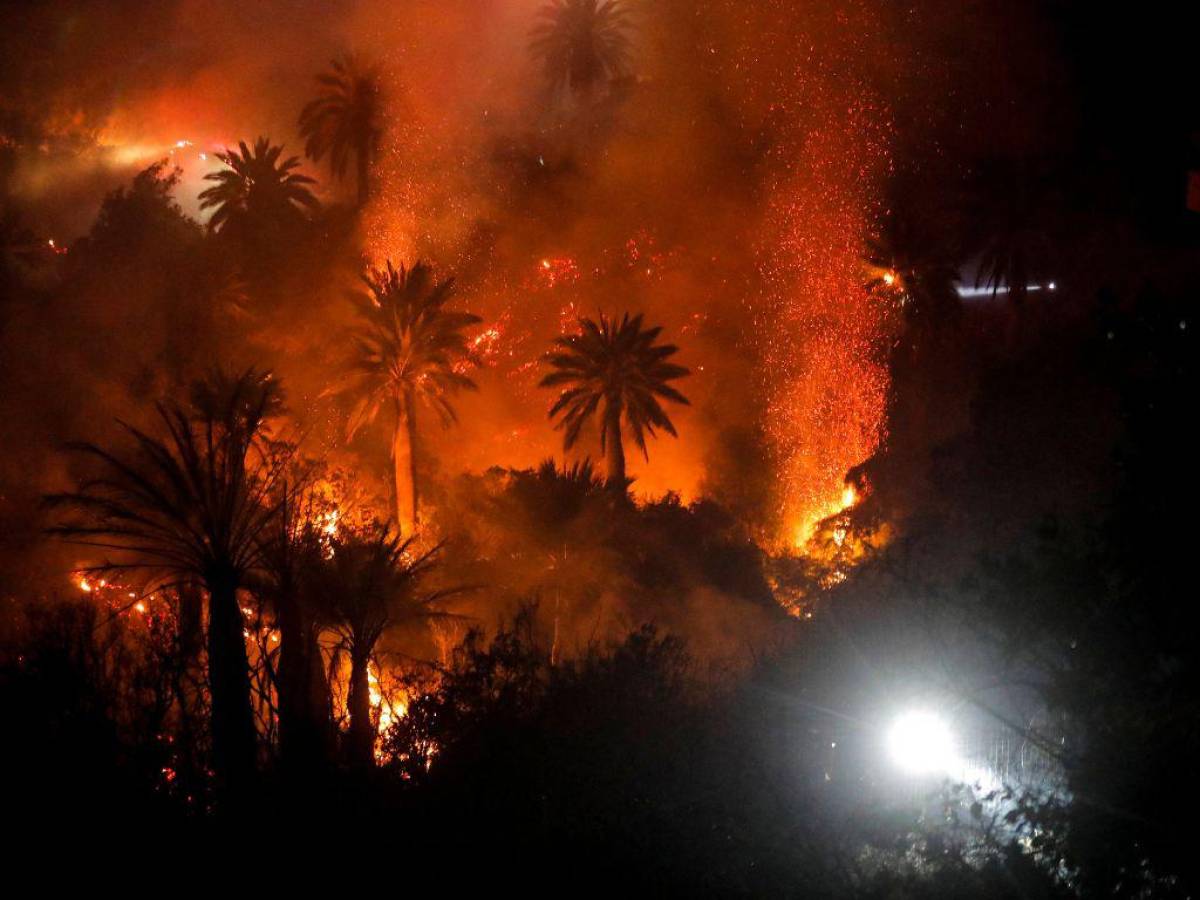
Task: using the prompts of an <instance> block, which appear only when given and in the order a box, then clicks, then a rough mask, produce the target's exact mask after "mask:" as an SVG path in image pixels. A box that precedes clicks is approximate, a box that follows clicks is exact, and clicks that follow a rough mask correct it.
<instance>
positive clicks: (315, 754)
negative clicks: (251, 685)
mask: <svg viewBox="0 0 1200 900" xmlns="http://www.w3.org/2000/svg"><path fill="white" fill-rule="evenodd" d="M279 496H280V498H281V500H280V503H279V514H278V515H276V516H275V518H274V519H273V520H272V522H271V527H269V528H268V529H267V531H266V534H265V536H264V538H263V539H262V541H261V544H262V556H263V565H262V569H263V573H264V575H265V577H264V578H263V579H262V581H261V584H260V585H259V587H258V592H259V593H260V594H261V596H262V597H263V599H264V600H266V602H267V604H268V606H269V607H270V609H271V611H272V613H273V614H274V617H275V624H276V627H277V628H278V629H279V670H278V673H279V674H278V679H277V681H276V688H277V692H278V697H279V750H280V757H281V759H282V761H283V763H284V765H285V766H286V767H287V768H288V769H289V770H290V771H293V772H304V771H306V770H311V769H312V768H313V767H314V766H318V765H320V764H321V763H322V762H323V761H325V760H326V759H327V758H328V756H329V751H330V749H331V748H332V745H333V723H332V719H331V717H330V712H331V706H330V699H329V684H328V682H327V681H326V679H325V667H324V665H323V661H322V657H321V648H320V644H319V642H318V639H319V637H320V631H321V626H322V624H323V619H322V611H323V598H322V597H321V596H320V590H321V587H320V584H319V579H315V578H314V574H315V573H318V572H319V570H320V568H321V566H322V565H323V557H324V554H325V553H326V552H327V548H326V543H325V541H323V540H322V537H323V536H322V534H321V533H320V531H319V530H318V528H317V526H316V524H315V523H316V519H317V515H318V513H317V511H316V510H315V509H314V503H313V497H312V495H311V493H306V492H305V491H304V489H303V488H300V489H296V488H291V489H289V486H288V485H286V484H284V485H282V488H281V490H280V492H279Z"/></svg>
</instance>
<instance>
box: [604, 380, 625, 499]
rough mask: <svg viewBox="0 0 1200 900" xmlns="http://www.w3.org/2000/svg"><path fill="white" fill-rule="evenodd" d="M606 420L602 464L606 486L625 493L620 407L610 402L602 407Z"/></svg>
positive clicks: (623, 446) (623, 447) (623, 448)
mask: <svg viewBox="0 0 1200 900" xmlns="http://www.w3.org/2000/svg"><path fill="white" fill-rule="evenodd" d="M604 416H605V419H606V420H607V426H606V431H605V433H606V438H605V444H604V464H605V468H606V469H607V473H608V486H609V488H610V489H612V490H614V491H620V492H621V493H624V492H625V484H626V482H625V445H624V443H623V442H622V440H621V405H620V404H619V403H614V402H612V401H611V400H610V401H608V403H606V405H605V407H604Z"/></svg>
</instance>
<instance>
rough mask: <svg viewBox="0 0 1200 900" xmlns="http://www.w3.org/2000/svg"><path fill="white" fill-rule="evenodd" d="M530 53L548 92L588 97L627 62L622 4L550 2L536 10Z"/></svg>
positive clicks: (626, 20) (602, 0)
mask: <svg viewBox="0 0 1200 900" xmlns="http://www.w3.org/2000/svg"><path fill="white" fill-rule="evenodd" d="M538 19H539V21H538V24H537V25H535V26H534V28H533V31H532V32H531V35H530V37H531V42H530V51H531V52H532V53H533V55H534V57H536V58H537V59H538V60H540V61H541V63H542V67H543V69H544V71H545V75H546V80H547V82H548V83H549V85H550V87H551V88H559V87H562V86H566V87H568V88H570V89H571V90H572V91H574V92H575V93H576V94H578V95H579V96H580V97H583V98H585V99H588V98H590V97H591V96H592V94H593V92H594V91H595V89H596V87H597V85H599V84H600V83H601V82H602V81H604V80H606V79H612V78H615V77H617V76H619V75H621V74H623V73H624V72H625V70H626V68H627V66H628V62H629V46H630V42H629V34H628V31H629V18H628V14H627V11H626V8H625V4H624V3H623V2H622V0H551V2H550V3H548V4H546V5H545V6H543V7H542V8H541V9H540V10H539V11H538Z"/></svg>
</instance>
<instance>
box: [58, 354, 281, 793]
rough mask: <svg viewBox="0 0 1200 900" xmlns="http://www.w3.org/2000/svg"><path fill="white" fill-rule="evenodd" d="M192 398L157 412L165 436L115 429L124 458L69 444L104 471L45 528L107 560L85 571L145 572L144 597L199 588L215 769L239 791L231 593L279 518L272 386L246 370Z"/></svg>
mask: <svg viewBox="0 0 1200 900" xmlns="http://www.w3.org/2000/svg"><path fill="white" fill-rule="evenodd" d="M195 394H196V397H197V398H198V402H197V404H196V405H194V406H192V407H190V408H189V407H186V406H183V405H180V404H177V403H166V404H161V405H160V406H159V408H158V413H159V420H160V422H161V426H162V431H163V436H162V437H155V436H152V435H150V434H147V433H145V432H143V431H141V430H139V429H137V428H134V427H133V426H131V425H126V424H124V423H122V425H123V427H124V429H125V431H126V433H127V434H128V435H129V437H130V438H132V441H133V447H132V449H131V450H130V451H128V452H121V453H118V452H110V451H108V450H105V449H102V448H100V447H98V446H96V445H94V444H90V443H80V444H75V445H73V448H74V449H75V450H76V451H78V452H79V453H81V454H83V455H84V456H85V457H87V458H90V459H91V460H93V461H94V462H95V463H96V464H97V466H98V469H99V473H98V474H97V475H95V476H93V477H90V478H87V479H85V480H84V481H82V482H81V483H80V485H79V487H78V489H77V490H76V491H74V492H71V493H64V494H56V495H52V496H50V497H48V498H47V502H48V503H49V504H50V505H51V506H52V507H56V508H59V509H63V510H65V511H66V512H67V516H66V517H65V518H64V520H63V521H61V522H60V523H59V524H57V525H55V526H53V527H52V528H51V529H50V531H51V533H53V534H57V535H58V536H60V537H62V538H64V539H66V540H68V541H71V542H73V543H76V544H80V545H83V546H87V547H91V548H95V549H97V550H100V551H103V552H104V553H105V554H111V555H112V558H111V559H109V558H106V559H105V560H103V561H102V562H99V563H96V564H94V565H93V566H91V567H89V571H95V572H134V573H141V574H143V575H145V576H146V577H147V584H146V590H147V591H150V590H156V589H160V588H164V587H170V586H178V587H182V588H186V587H188V586H190V585H192V584H201V585H203V586H204V588H205V590H206V591H207V593H208V668H209V685H210V690H211V700H212V703H211V715H212V741H213V763H214V769H215V770H216V772H217V773H218V775H219V776H220V777H221V779H222V780H223V781H224V782H225V784H226V785H228V786H230V787H233V788H235V789H236V788H237V787H240V786H241V785H243V784H244V783H245V781H246V779H247V778H248V777H249V776H250V774H251V773H252V771H253V768H254V759H255V743H256V736H255V727H254V718H253V714H252V711H251V706H250V693H249V692H250V681H249V672H248V668H247V657H246V645H245V642H244V638H243V628H244V624H243V618H242V612H241V608H240V605H239V603H238V591H239V589H240V588H242V587H243V586H244V585H245V583H246V579H247V577H248V576H249V575H250V573H252V572H253V571H255V570H257V569H258V568H259V567H260V565H261V562H262V557H261V549H260V545H259V543H258V541H257V540H256V538H258V537H259V536H260V535H262V534H263V533H264V531H265V529H266V528H267V526H268V523H269V522H270V520H271V518H272V517H273V516H274V515H275V514H276V509H275V506H274V504H272V503H271V502H270V499H269V498H270V496H271V493H272V490H273V488H274V486H275V483H276V480H277V479H276V471H277V470H276V466H275V465H274V464H273V463H272V462H271V460H270V457H269V456H268V450H267V448H266V446H265V439H264V426H265V424H266V417H267V416H268V415H269V414H270V413H271V411H272V410H273V409H274V408H276V407H277V404H278V402H279V388H278V382H276V381H273V380H271V379H270V378H269V377H267V376H266V375H264V374H263V373H259V372H255V371H254V370H248V371H246V372H244V373H243V374H242V375H241V376H239V377H237V378H233V379H228V378H224V377H220V378H215V379H212V380H210V381H209V382H208V383H207V384H205V385H202V386H200V387H198V388H197V390H196V392H195Z"/></svg>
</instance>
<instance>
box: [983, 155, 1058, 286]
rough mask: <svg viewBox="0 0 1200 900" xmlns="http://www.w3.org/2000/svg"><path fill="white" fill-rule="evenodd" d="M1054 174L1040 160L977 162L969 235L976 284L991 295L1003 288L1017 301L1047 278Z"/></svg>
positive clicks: (1054, 218) (1055, 211)
mask: <svg viewBox="0 0 1200 900" xmlns="http://www.w3.org/2000/svg"><path fill="white" fill-rule="evenodd" d="M1059 180H1060V178H1056V177H1055V173H1054V172H1053V169H1052V167H1051V165H1050V164H1049V163H1046V162H1044V161H1041V160H1035V161H1022V162H1010V161H1003V160H996V161H992V162H990V163H988V164H986V165H984V166H982V167H981V169H980V171H979V172H978V173H977V174H976V175H975V177H974V179H973V185H972V190H971V193H972V197H971V200H972V204H973V206H974V207H975V209H976V210H977V214H976V215H975V216H974V218H973V227H971V228H970V232H971V234H970V237H969V241H970V243H971V244H972V246H973V249H974V250H975V251H976V252H977V253H978V254H979V270H978V273H977V275H976V278H975V287H976V288H979V287H983V288H986V289H987V290H989V291H991V292H992V296H993V297H994V296H995V295H996V294H998V293H999V292H1000V291H1001V290H1004V289H1007V291H1008V296H1009V299H1010V300H1011V301H1012V303H1013V304H1014V305H1016V306H1018V307H1020V306H1022V305H1023V303H1024V301H1025V300H1026V298H1027V297H1028V294H1029V288H1030V287H1031V286H1033V285H1037V286H1038V287H1042V286H1044V285H1045V283H1046V282H1048V281H1049V280H1050V278H1051V277H1052V274H1053V273H1052V267H1053V258H1054V240H1053V237H1052V235H1053V233H1054V232H1055V231H1057V219H1058V215H1059V202H1058V197H1057V193H1056V192H1057V186H1056V185H1057V182H1058V181H1059Z"/></svg>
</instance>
